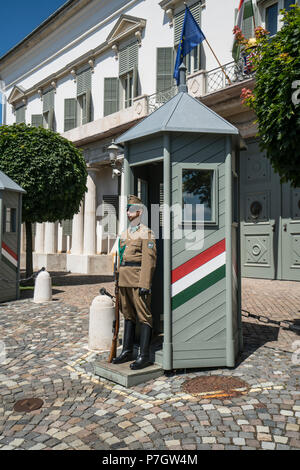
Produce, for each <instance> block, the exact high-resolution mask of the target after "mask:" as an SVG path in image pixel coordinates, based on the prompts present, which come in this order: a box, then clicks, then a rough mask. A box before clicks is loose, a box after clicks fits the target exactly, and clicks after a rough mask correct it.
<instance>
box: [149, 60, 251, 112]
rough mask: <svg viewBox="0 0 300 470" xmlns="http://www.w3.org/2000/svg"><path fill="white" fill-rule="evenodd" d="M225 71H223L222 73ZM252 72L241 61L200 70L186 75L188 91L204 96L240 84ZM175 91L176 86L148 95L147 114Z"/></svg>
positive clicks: (195, 95)
mask: <svg viewBox="0 0 300 470" xmlns="http://www.w3.org/2000/svg"><path fill="white" fill-rule="evenodd" d="M224 72H225V73H224ZM253 77H254V73H253V72H252V73H251V72H248V71H246V70H245V67H244V63H243V61H242V60H241V61H239V62H238V63H236V62H234V61H233V62H229V63H227V64H225V65H223V69H222V68H221V67H217V68H215V69H213V70H210V71H209V72H207V71H205V70H200V71H199V72H195V73H193V74H191V75H189V76H188V77H187V85H188V90H189V93H190V94H191V95H192V96H194V97H195V98H200V97H204V96H207V95H210V94H212V93H215V92H218V91H221V90H224V89H226V88H228V87H229V86H233V85H240V84H241V83H243V82H245V81H246V80H249V79H252V78H253ZM176 93H177V86H173V87H172V88H169V89H167V90H164V91H162V92H159V93H155V94H153V95H150V96H148V114H151V113H152V112H153V111H155V110H156V109H158V108H159V107H160V106H162V105H163V104H164V103H166V102H167V101H168V100H169V99H170V98H172V97H173V96H175V95H176Z"/></svg>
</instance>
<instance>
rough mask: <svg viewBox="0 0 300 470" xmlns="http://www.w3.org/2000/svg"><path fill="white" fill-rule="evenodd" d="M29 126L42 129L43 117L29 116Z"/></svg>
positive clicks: (38, 115) (40, 115)
mask: <svg viewBox="0 0 300 470" xmlns="http://www.w3.org/2000/svg"><path fill="white" fill-rule="evenodd" d="M31 125H32V126H33V127H39V126H41V127H43V115H42V114H32V116H31Z"/></svg>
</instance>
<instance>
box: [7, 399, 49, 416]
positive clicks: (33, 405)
mask: <svg viewBox="0 0 300 470" xmlns="http://www.w3.org/2000/svg"><path fill="white" fill-rule="evenodd" d="M43 403H44V402H43V400H41V399H40V398H23V399H22V400H19V401H17V402H16V403H15V405H14V410H15V411H17V412H21V411H24V412H25V413H30V412H31V411H35V410H39V409H40V408H41V407H42V406H43Z"/></svg>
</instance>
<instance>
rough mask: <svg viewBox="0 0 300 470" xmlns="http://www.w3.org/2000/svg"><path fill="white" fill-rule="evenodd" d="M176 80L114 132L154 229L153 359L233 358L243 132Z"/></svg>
mask: <svg viewBox="0 0 300 470" xmlns="http://www.w3.org/2000/svg"><path fill="white" fill-rule="evenodd" d="M181 83H183V84H181V85H180V86H179V88H178V94H177V95H176V96H175V97H173V98H172V99H170V100H169V101H168V102H166V103H165V104H164V105H163V106H161V107H160V108H159V109H157V110H156V111H155V112H154V113H153V114H150V115H149V116H148V117H147V118H145V119H144V120H143V121H141V122H140V123H138V124H137V125H136V126H135V127H133V128H131V129H130V130H128V131H127V132H125V133H124V134H123V135H121V136H120V137H119V138H118V139H117V141H116V143H122V144H124V178H125V179H124V193H125V195H128V194H136V195H137V196H139V197H141V198H142V200H143V203H144V204H145V206H146V207H147V210H148V220H146V221H145V223H146V224H148V225H149V226H150V227H151V228H152V230H153V231H154V232H155V234H156V237H157V250H158V256H157V260H158V261H157V268H156V272H155V276H154V280H153V286H152V298H153V301H152V314H153V317H154V330H155V332H154V333H155V337H156V342H157V338H162V349H161V350H158V351H156V352H155V362H156V363H157V364H159V365H161V366H162V368H163V369H164V370H172V369H181V368H198V367H199V368H201V367H217V366H228V367H234V365H235V360H236V358H237V356H238V354H239V351H241V349H242V331H241V298H240V293H241V283H240V262H239V260H240V256H239V251H240V247H239V224H238V222H239V207H238V201H239V196H238V192H239V190H238V178H237V174H238V168H237V165H238V160H239V147H240V138H239V132H238V130H237V129H236V128H235V127H234V126H233V125H231V124H230V123H228V122H227V121H226V120H224V119H223V118H222V117H220V116H219V115H217V114H216V113H214V112H213V111H212V110H210V109H209V108H207V107H206V106H204V105H203V104H202V103H201V102H199V101H198V100H196V99H194V98H192V97H191V96H190V95H188V93H187V87H186V84H185V79H184V80H182V79H181ZM157 207H159V208H160V212H159V217H157ZM155 209H156V210H155ZM154 343H155V341H154Z"/></svg>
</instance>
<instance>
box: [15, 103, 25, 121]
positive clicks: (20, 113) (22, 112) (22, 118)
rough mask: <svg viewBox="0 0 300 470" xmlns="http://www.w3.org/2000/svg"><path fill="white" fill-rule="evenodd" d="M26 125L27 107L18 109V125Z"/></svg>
mask: <svg viewBox="0 0 300 470" xmlns="http://www.w3.org/2000/svg"><path fill="white" fill-rule="evenodd" d="M22 122H24V123H25V106H20V107H19V108H17V109H16V124H21V123H22Z"/></svg>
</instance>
